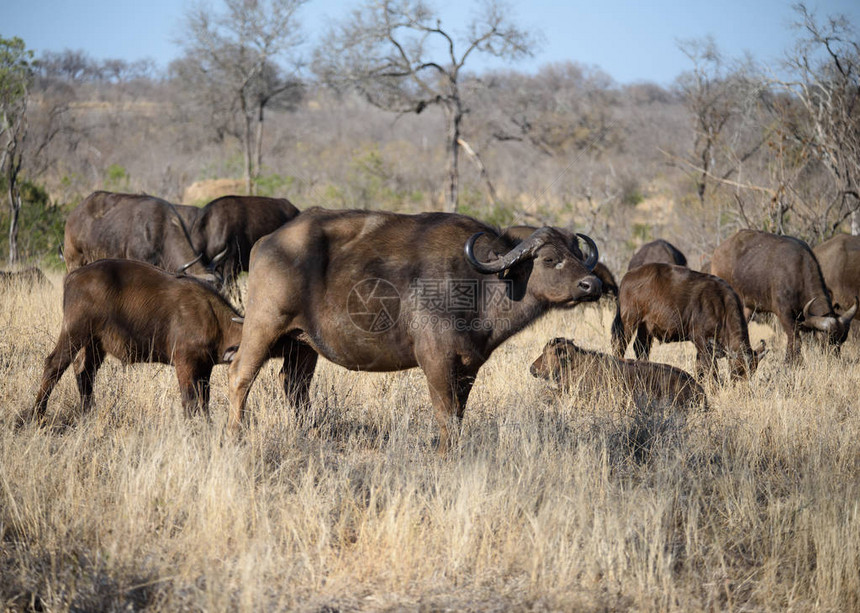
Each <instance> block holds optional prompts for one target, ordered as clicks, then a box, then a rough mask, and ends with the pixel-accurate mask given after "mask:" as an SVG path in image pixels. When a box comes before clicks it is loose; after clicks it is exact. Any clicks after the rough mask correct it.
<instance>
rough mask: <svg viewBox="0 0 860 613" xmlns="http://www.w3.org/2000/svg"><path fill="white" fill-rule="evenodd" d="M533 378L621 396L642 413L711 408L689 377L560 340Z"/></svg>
mask: <svg viewBox="0 0 860 613" xmlns="http://www.w3.org/2000/svg"><path fill="white" fill-rule="evenodd" d="M530 372H531V374H532V375H533V376H535V377H539V378H541V379H546V380H548V381H552V382H554V383H556V384H558V385H559V386H560V387H561V389H562V390H564V391H569V390H570V389H571V388H576V389H578V390H580V391H582V392H586V393H589V392H592V393H593V392H595V391H607V392H609V393H614V392H616V391H617V392H619V393H621V394H623V395H624V396H625V397H626V398H628V399H630V400H632V401H633V402H634V403H635V404H636V405H637V406H638V407H639V408H640V409H645V408H650V407H655V406H656V407H671V408H674V409H688V408H692V407H697V406H699V407H705V408H707V401H706V397H705V391H704V390H703V389H702V386H701V385H699V384H698V383H697V382H696V381H695V379H693V377H691V376H690V375H689V373H687V372H685V371H683V370H681V369H680V368H675V367H673V366H669V365H668V364H656V363H654V362H639V361H634V360H623V359H622V360H619V359H617V358H614V357H612V356H611V355H607V354H605V353H598V352H596V351H588V350H586V349H582V348H580V347H578V346H577V345H576V344H575V343H574V342H573V341H572V340H568V339H564V338H556V339H553V340H551V341H550V342H548V343H547V344H546V345H545V346H544V348H543V353H542V354H541V355H540V356H539V357H538V358H537V359H536V360H535V361H534V363H532V365H531V368H530Z"/></svg>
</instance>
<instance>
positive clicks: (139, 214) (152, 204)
mask: <svg viewBox="0 0 860 613" xmlns="http://www.w3.org/2000/svg"><path fill="white" fill-rule="evenodd" d="M199 211H200V209H198V208H197V207H193V206H185V205H180V204H172V203H170V202H167V201H166V200H162V199H161V198H155V197H154V196H147V195H143V194H115V193H112V192H103V191H97V192H93V193H92V194H90V195H89V196H87V197H86V198H85V199H84V201H83V202H81V204H79V205H78V206H77V208H75V210H74V211H72V212H71V213H70V214H69V217H68V218H67V219H66V230H65V244H64V248H63V257H64V258H65V260H66V268H67V269H68V270H69V271H70V272H71V271H73V270H75V269H76V268H79V267H81V266H84V265H86V264H89V263H91V262H95V261H96V260H100V259H103V258H122V259H128V260H139V261H141V262H148V263H150V264H152V265H154V266H158V267H159V268H162V269H164V270H167V271H170V272H182V271H187V272H188V274H191V275H194V276H196V277H199V278H201V279H204V280H207V281H213V282H217V281H219V279H218V277H217V274H216V273H215V272H214V271H213V266H214V265H215V264H217V257H213V258H206V257H204V255H205V254H203V253H202V252H201V251H198V250H196V249H195V248H194V245H193V244H192V240H191V235H190V228H191V227H192V225H193V223H194V221H195V220H196V218H197V215H198V214H199Z"/></svg>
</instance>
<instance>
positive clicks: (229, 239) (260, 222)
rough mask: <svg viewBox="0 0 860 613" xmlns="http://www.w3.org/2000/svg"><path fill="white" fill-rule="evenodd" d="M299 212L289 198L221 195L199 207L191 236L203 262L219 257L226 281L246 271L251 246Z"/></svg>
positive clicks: (231, 281) (219, 267) (219, 266)
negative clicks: (201, 255)
mask: <svg viewBox="0 0 860 613" xmlns="http://www.w3.org/2000/svg"><path fill="white" fill-rule="evenodd" d="M298 214H299V210H298V209H297V208H296V207H294V206H293V205H292V204H291V203H290V201H289V200H286V199H283V198H263V197H260V196H223V197H221V198H217V199H215V200H213V201H212V202H210V203H209V204H207V205H206V206H205V207H203V208H202V209H201V210H200V213H199V215H197V218H196V220H195V221H194V224H193V226H190V227H191V236H192V240H193V242H194V249H195V251H197V252H199V253H202V254H203V258H204V260H206V261H210V262H211V261H216V259H217V260H218V262H219V263H218V269H219V271H221V272H222V276H223V277H224V280H225V282H226V283H228V284H229V283H233V282H234V281H235V279H236V277H238V276H239V273H240V272H242V271H243V270H248V263H249V261H250V257H251V247H253V246H254V243H256V242H257V240H259V239H260V238H262V237H263V236H265V235H266V234H269V233H270V232H274V231H275V230H277V229H278V228H280V227H281V226H282V225H284V224H285V223H287V222H288V221H290V220H291V219H292V218H293V217H295V216H296V215H298Z"/></svg>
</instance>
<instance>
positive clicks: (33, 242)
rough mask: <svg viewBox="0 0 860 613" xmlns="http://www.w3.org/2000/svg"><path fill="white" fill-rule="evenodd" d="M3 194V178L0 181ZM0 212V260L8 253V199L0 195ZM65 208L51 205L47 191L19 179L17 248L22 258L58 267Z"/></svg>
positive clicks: (4, 186)
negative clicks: (0, 197) (1, 229)
mask: <svg viewBox="0 0 860 613" xmlns="http://www.w3.org/2000/svg"><path fill="white" fill-rule="evenodd" d="M0 188H2V193H3V194H4V195H5V194H6V185H5V181H0ZM2 200H3V209H2V211H0V226H2V228H3V232H2V234H0V253H2V255H3V257H4V259H5V257H6V256H7V255H8V253H9V231H8V230H9V219H10V212H9V202H8V200H7V199H6V198H3V199H2ZM65 225H66V211H65V210H64V209H63V208H62V207H60V206H58V205H55V204H52V203H51V201H50V198H49V197H48V193H47V192H46V191H45V190H44V188H42V187H41V186H39V185H36V184H35V183H31V182H30V181H22V182H21V212H20V215H19V217H18V251H19V254H20V256H21V259H22V260H24V261H30V262H38V263H39V264H40V265H42V266H46V267H49V268H60V267H62V262H61V261H60V258H59V255H58V248H59V247H60V246H61V245H62V244H63V230H64V228H65Z"/></svg>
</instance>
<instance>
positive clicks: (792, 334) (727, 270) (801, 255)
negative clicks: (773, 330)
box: [711, 230, 857, 363]
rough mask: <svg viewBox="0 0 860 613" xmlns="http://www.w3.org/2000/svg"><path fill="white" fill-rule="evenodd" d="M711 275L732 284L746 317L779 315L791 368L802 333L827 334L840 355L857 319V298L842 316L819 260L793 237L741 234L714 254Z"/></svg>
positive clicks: (797, 360) (758, 232)
mask: <svg viewBox="0 0 860 613" xmlns="http://www.w3.org/2000/svg"><path fill="white" fill-rule="evenodd" d="M711 273H712V274H715V275H717V276H718V277H722V278H723V279H725V280H726V281H728V282H729V283H730V284H731V286H732V287H733V288H734V290H735V291H736V292H737V293H738V295H739V296H740V298H741V301H742V302H743V304H744V309H745V310H746V312H747V314H748V315H750V314H752V313H755V312H758V311H761V312H765V313H773V314H774V315H776V317H777V318H778V319H779V323H780V325H782V329H783V330H784V331H785V334H786V336H787V337H788V343H787V347H786V351H785V361H786V362H789V363H793V362H799V361H800V359H801V356H800V329H801V327H803V328H807V329H810V330H817V331H820V332H823V333H825V334H826V335H827V341H828V343H829V344H830V345H831V346H833V347H835V348H837V349H838V348H839V347H841V346H842V343H844V342H845V339H846V338H847V337H848V332H849V330H850V327H851V320H852V319H853V318H854V315H855V314H856V313H857V300H856V298H855V299H854V301H853V305H852V306H851V308H849V309H848V310H846V311H845V312H844V313H843V314H841V315H840V314H838V313H837V312H836V311H835V310H834V309H833V304H832V302H831V298H830V293H829V292H828V290H827V287H826V286H825V284H824V277H823V276H822V274H821V267H820V266H819V264H818V260H817V259H816V258H815V255H814V254H813V253H812V250H811V249H810V248H809V245H807V244H806V243H805V242H803V241H802V240H800V239H797V238H794V237H791V236H777V235H776V234H769V233H767V232H760V231H757V230H741V231H739V232H738V233H736V234H735V235H734V236H731V237H729V238H728V239H726V240H725V241H724V242H723V243H721V244H720V246H719V247H717V248H716V250H715V251H714V256H713V259H712V260H711Z"/></svg>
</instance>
